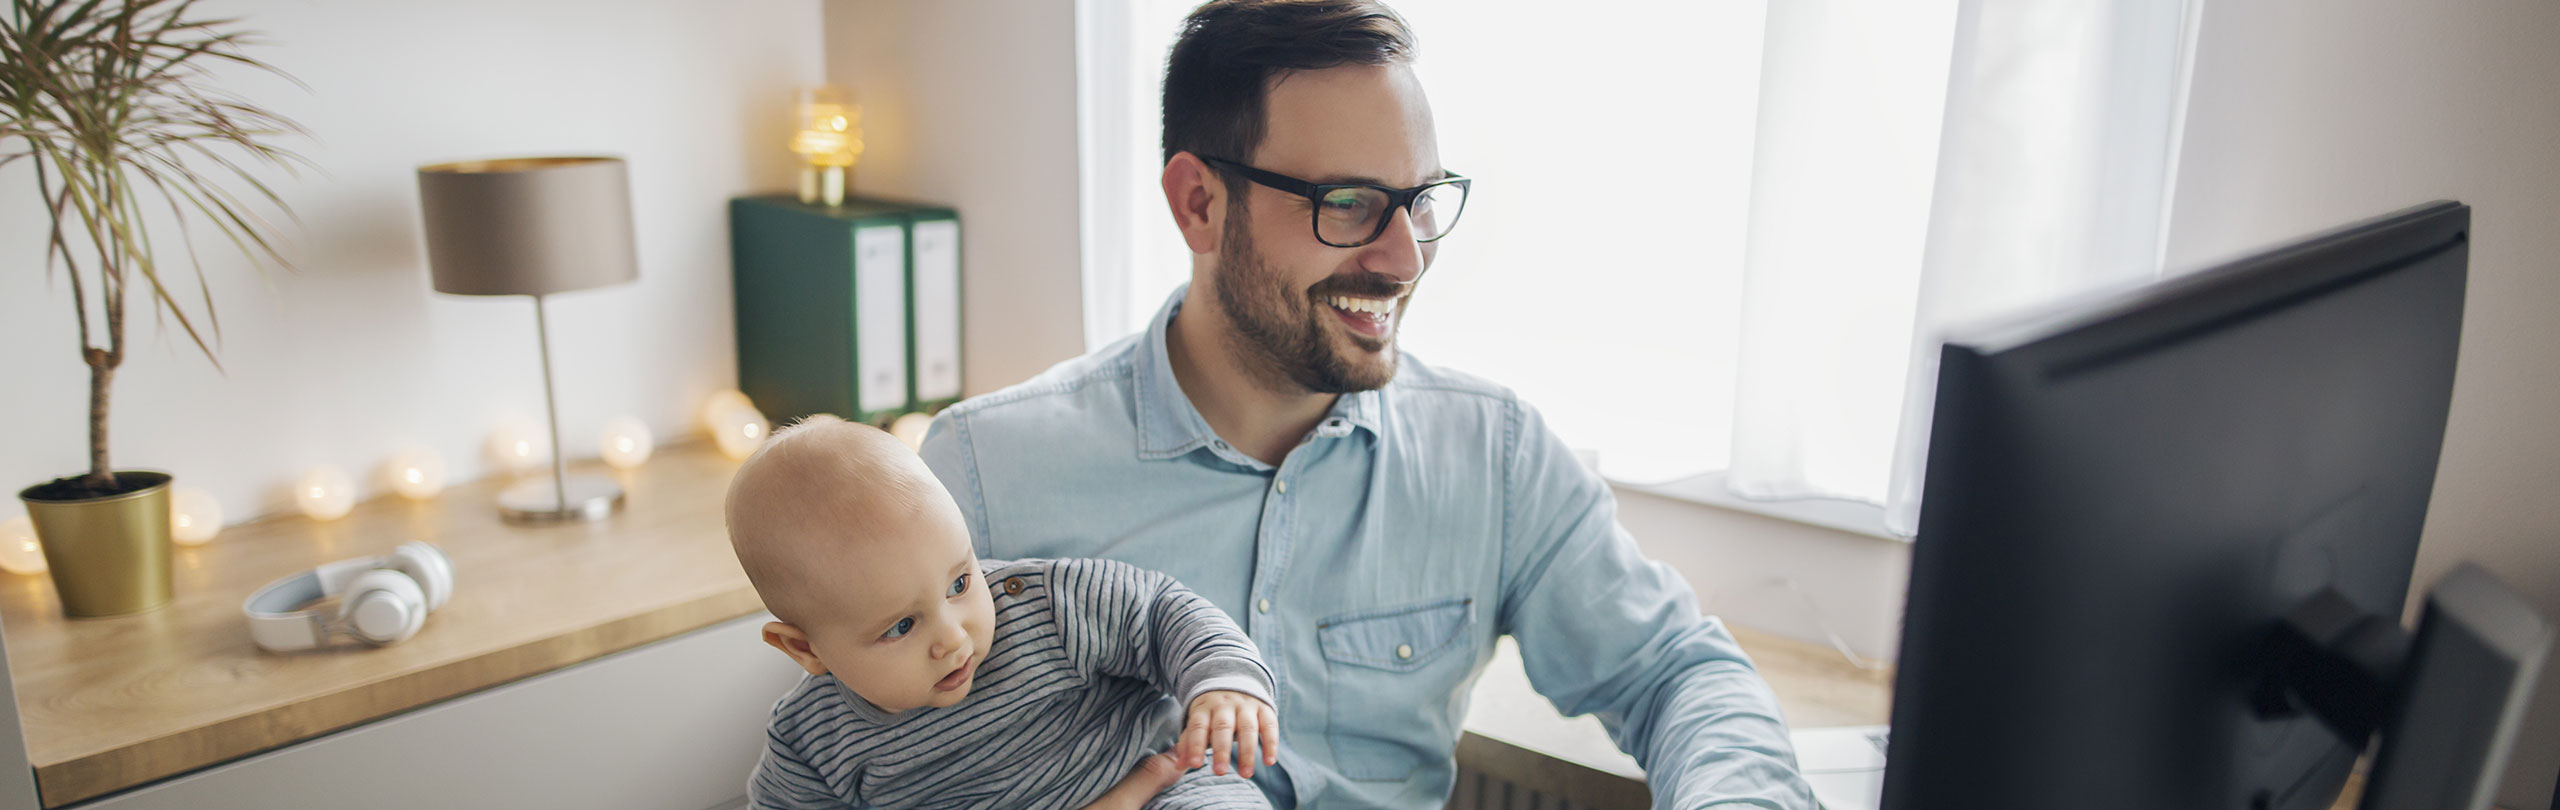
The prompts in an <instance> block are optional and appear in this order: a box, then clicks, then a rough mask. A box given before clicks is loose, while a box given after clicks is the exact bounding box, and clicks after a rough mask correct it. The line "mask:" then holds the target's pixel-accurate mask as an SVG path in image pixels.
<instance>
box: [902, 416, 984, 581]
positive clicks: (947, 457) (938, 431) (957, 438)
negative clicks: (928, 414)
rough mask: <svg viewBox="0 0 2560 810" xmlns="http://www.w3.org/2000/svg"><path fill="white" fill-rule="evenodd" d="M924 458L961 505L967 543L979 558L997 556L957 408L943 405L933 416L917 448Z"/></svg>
mask: <svg viewBox="0 0 2560 810" xmlns="http://www.w3.org/2000/svg"><path fill="white" fill-rule="evenodd" d="M916 454H917V455H920V456H923V457H924V466H925V467H926V468H928V469H931V470H933V477H934V478H936V479H940V480H941V481H942V488H943V489H944V490H946V491H948V492H950V493H951V500H952V502H954V503H957V504H959V506H960V518H961V520H962V522H964V523H967V524H968V525H969V543H970V545H972V546H975V547H976V548H977V551H978V557H979V558H980V559H985V558H989V557H995V556H999V555H997V554H996V553H995V551H994V550H993V549H992V548H991V547H989V546H988V542H987V498H986V495H985V490H983V489H981V488H980V487H979V486H978V459H977V456H976V450H975V448H973V447H971V446H970V443H969V421H968V418H967V417H966V416H964V415H963V411H962V409H960V408H945V409H943V411H942V413H941V414H940V415H937V416H935V417H934V418H933V427H932V428H930V429H928V430H926V431H925V434H924V444H923V445H921V446H918V447H917V448H916Z"/></svg>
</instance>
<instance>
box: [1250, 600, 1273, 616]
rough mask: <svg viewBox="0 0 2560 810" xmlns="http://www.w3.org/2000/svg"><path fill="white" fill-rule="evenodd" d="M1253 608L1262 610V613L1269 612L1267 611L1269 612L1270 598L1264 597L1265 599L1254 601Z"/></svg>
mask: <svg viewBox="0 0 2560 810" xmlns="http://www.w3.org/2000/svg"><path fill="white" fill-rule="evenodd" d="M1253 609H1254V610H1258V611H1262V612H1264V613H1269V612H1271V600H1269V599H1265V600H1262V601H1260V602H1256V603H1254V605H1253Z"/></svg>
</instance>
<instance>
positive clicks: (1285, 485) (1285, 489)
mask: <svg viewBox="0 0 2560 810" xmlns="http://www.w3.org/2000/svg"><path fill="white" fill-rule="evenodd" d="M1272 487H1273V488H1274V489H1278V490H1280V494H1282V495H1287V494H1289V482H1287V481H1282V482H1280V483H1278V484H1274V485H1272Z"/></svg>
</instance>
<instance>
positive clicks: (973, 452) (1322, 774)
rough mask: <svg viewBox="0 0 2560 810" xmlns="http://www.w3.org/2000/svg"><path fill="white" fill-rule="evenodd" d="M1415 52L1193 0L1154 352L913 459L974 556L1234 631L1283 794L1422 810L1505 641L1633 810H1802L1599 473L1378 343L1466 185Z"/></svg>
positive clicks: (1168, 152) (1168, 95)
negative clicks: (1642, 803)
mask: <svg viewBox="0 0 2560 810" xmlns="http://www.w3.org/2000/svg"><path fill="white" fill-rule="evenodd" d="M1412 54H1413V42H1412V37H1411V34H1410V33H1409V32H1408V31H1407V29H1406V27H1405V25H1404V22H1403V21H1402V20H1401V19H1400V18H1398V17H1397V16H1396V15H1395V14H1394V12H1393V11H1391V10H1389V9H1387V8H1386V7H1385V6H1382V5H1379V4H1377V3H1376V2H1374V1H1373V0H1213V1H1212V2H1210V3H1208V4H1206V5H1204V6H1201V7H1200V8H1199V9H1198V10H1196V11H1194V12H1193V13H1192V15H1191V16H1190V18H1189V19H1188V20H1187V21H1186V22H1185V25H1184V28H1183V33H1182V36H1181V39H1180V40H1179V41H1178V42H1177V43H1176V44H1175V45H1174V48H1173V52H1172V55H1171V58H1170V59H1169V60H1168V62H1167V67H1166V79H1165V97H1164V121H1165V134H1164V154H1165V167H1164V174H1163V186H1164V192H1165V198H1166V201H1167V202H1168V203H1169V204H1170V205H1171V208H1172V212H1173V217H1174V221H1175V223H1176V225H1177V226H1178V227H1179V228H1180V230H1181V232H1182V236H1183V240H1184V242H1186V243H1187V244H1188V245H1189V247H1190V249H1191V252H1192V254H1193V264H1192V280H1191V283H1190V284H1189V285H1188V286H1187V287H1185V288H1183V289H1181V290H1178V291H1176V292H1175V293H1174V294H1173V296H1172V298H1171V299H1170V300H1168V301H1167V302H1166V303H1165V306H1164V309H1163V311H1162V312H1160V313H1159V314H1158V315H1157V316H1156V318H1155V321H1154V323H1153V324H1152V325H1151V326H1150V328H1149V329H1148V331H1147V332H1146V334H1143V335H1138V336H1134V337H1132V338H1130V339H1127V340H1122V341H1120V342H1118V343H1115V344H1113V345H1111V346H1109V347H1106V348H1104V349H1102V350H1100V351H1097V352H1095V353H1093V354H1091V355H1088V356H1085V357H1082V358H1078V359H1076V360H1072V361H1068V362H1066V363H1063V364H1060V365H1059V366H1057V367H1055V368H1052V369H1050V370H1049V371H1047V372H1044V373H1043V374H1041V375H1040V376H1038V377H1036V378H1033V379H1032V380H1030V381H1028V382H1025V383H1022V384H1020V385H1016V386H1013V387H1011V388H1007V389H1005V390H1003V391H1000V392H997V393H994V394H989V395H986V396H981V397H977V398H974V399H971V400H969V401H966V402H963V403H960V404H959V405H957V406H954V407H952V408H951V409H949V410H947V411H945V412H943V413H942V414H941V415H940V416H939V417H938V418H937V419H935V420H934V426H933V430H932V433H931V434H930V436H929V437H928V438H927V439H926V441H925V445H924V449H923V452H924V457H925V459H926V462H927V463H928V464H929V465H930V466H931V467H932V468H933V470H934V473H935V474H936V475H938V476H940V477H941V478H942V480H943V482H944V483H945V484H946V485H947V486H948V487H949V488H950V490H951V493H952V495H953V496H954V497H955V498H957V499H958V500H959V501H960V504H961V509H962V511H963V512H964V513H966V515H967V519H968V522H969V528H970V532H971V534H972V535H973V537H974V539H975V541H976V543H977V545H978V551H979V553H980V554H981V555H984V556H988V557H994V558H1007V559H1011V558H1024V557H1087V556H1099V557H1109V558H1114V559H1119V560H1123V561H1127V562H1130V563H1134V564H1137V565H1139V566H1142V567H1146V568H1152V569H1156V570H1160V571H1164V572H1166V573H1169V574H1172V575H1173V576H1174V577H1175V578H1177V579H1179V580H1181V581H1182V582H1183V584H1185V585H1187V586H1189V587H1191V588H1192V589H1193V590H1195V591H1197V592H1198V593H1200V594H1201V595H1203V596H1206V597H1208V598H1209V599H1210V600H1211V601H1213V602H1215V603H1216V604H1217V605H1218V606H1219V607H1221V608H1224V609H1225V610H1226V611H1227V612H1228V613H1230V614H1231V615H1233V616H1234V617H1235V618H1236V619H1237V620H1238V621H1239V622H1240V623H1241V624H1243V625H1244V627H1245V629H1246V632H1247V633H1248V634H1249V635H1251V636H1252V638H1253V640H1254V642H1255V643H1256V644H1258V645H1260V647H1261V649H1262V652H1263V654H1264V657H1265V658H1266V659H1267V661H1268V662H1269V663H1270V665H1271V668H1272V672H1273V675H1274V681H1275V683H1276V684H1277V686H1278V697H1279V701H1278V705H1279V709H1280V722H1281V729H1282V731H1281V735H1282V736H1281V745H1282V749H1283V752H1282V754H1281V756H1280V766H1279V767H1278V768H1276V769H1265V770H1264V771H1263V772H1262V773H1261V774H1258V775H1257V777H1256V779H1255V781H1256V783H1257V784H1259V785H1260V786H1261V787H1262V788H1263V789H1264V790H1265V792H1267V793H1269V794H1270V795H1271V797H1272V799H1273V804H1274V806H1278V807H1291V806H1299V807H1323V808H1337V807H1340V808H1424V807H1437V806H1439V805H1440V804H1441V803H1442V802H1444V801H1446V800H1447V797H1448V794H1449V791H1450V788H1451V786H1452V784H1453V783H1454V776H1455V765H1454V762H1453V756H1452V755H1453V752H1454V749H1455V747H1456V744H1457V740H1458V737H1459V733H1460V729H1459V723H1460V721H1461V720H1462V719H1463V717H1464V715H1465V712H1466V704H1467V695H1468V690H1469V687H1470V686H1471V685H1472V684H1473V683H1474V681H1475V678H1476V675H1477V673H1478V672H1479V671H1480V670H1481V669H1482V667H1483V666H1484V664H1485V662H1486V661H1488V660H1489V659H1490V658H1491V657H1492V655H1493V651H1494V642H1495V640H1496V639H1497V638H1499V637H1500V636H1502V635H1506V634H1508V635H1511V636H1514V637H1516V638H1517V639H1518V641H1519V643H1520V647H1521V651H1522V654H1523V657H1524V659H1525V660H1526V664H1527V667H1528V671H1529V675H1530V679H1531V681H1532V683H1533V684H1535V685H1536V687H1537V688H1538V690H1539V692H1540V693H1542V694H1544V695H1545V696H1546V697H1547V698H1548V699H1549V700H1551V701H1553V702H1554V703H1555V704H1556V706H1557V707H1558V708H1559V709H1561V710H1563V711H1565V712H1566V713H1568V714H1584V713H1595V714H1598V715H1600V717H1601V719H1602V720H1603V721H1604V722H1605V723H1606V724H1607V725H1608V726H1609V729H1610V732H1611V734H1612V735H1613V737H1614V738H1615V739H1616V740H1617V742H1618V744H1619V746H1620V747H1621V748H1624V749H1625V750H1627V751H1628V752H1629V753H1630V754H1632V755H1633V756H1634V757H1635V758H1636V760H1637V761H1638V762H1640V763H1642V764H1643V766H1644V768H1645V771H1646V773H1647V775H1648V778H1649V781H1650V783H1651V786H1652V789H1653V792H1654V796H1655V804H1656V806H1658V807H1681V808H1693V807H1702V806H1707V805H1714V804H1722V803H1731V804H1732V805H1734V806H1752V807H1772V808H1812V807H1813V806H1814V803H1813V798H1812V795H1811V793H1810V791H1809V790H1808V789H1807V788H1806V787H1805V786H1804V784H1803V780H1802V779H1801V777H1800V776H1799V775H1798V774H1797V773H1796V768H1795V763H1794V755H1793V752H1792V751H1791V750H1790V748H1789V745H1788V741H1787V735H1786V728H1785V725H1784V723H1783V722H1782V721H1781V720H1780V719H1779V716H1778V707H1777V703H1776V701H1775V699H1774V698H1772V697H1771V695H1770V694H1769V691H1768V689H1767V686H1766V684H1764V683H1763V682H1762V681H1761V680H1760V678H1759V676H1758V674H1757V673H1755V672H1754V671H1753V670H1752V668H1751V666H1750V663H1749V662H1748V661H1747V660H1746V659H1745V657H1744V655H1743V653H1742V650H1741V649H1740V648H1739V647H1738V646H1736V645H1735V643H1734V641H1733V639H1732V637H1731V636H1730V635H1728V634H1727V633H1725V631H1724V630H1723V628H1722V627H1721V625H1719V624H1718V623H1716V622H1715V621H1713V620H1709V619H1702V618H1701V617H1700V616H1699V615H1698V608H1697V603H1696V599H1695V597H1694V596H1693V594H1692V593H1691V591H1690V589H1689V587H1688V585H1687V584H1686V583H1684V582H1683V581H1681V579H1680V578H1679V577H1678V575H1676V574H1674V573H1672V572H1671V571H1670V570H1669V569H1668V568H1667V567H1665V566H1662V565H1660V564H1657V563H1653V562H1650V561H1648V560H1646V559H1644V558H1643V557H1642V556H1640V555H1639V554H1638V553H1637V551H1636V548H1635V544H1634V541H1633V540H1632V539H1631V538H1630V537H1628V535H1627V533H1626V531H1625V530H1624V529H1622V528H1620V527H1619V526H1618V525H1617V523H1616V519H1615V514H1616V506H1615V503H1614V501H1613V499H1612V498H1611V496H1610V494H1609V490H1608V488H1607V486H1606V485H1605V484H1604V483H1603V482H1602V481H1601V480H1600V479H1599V478H1598V477H1597V476H1595V475H1594V474H1592V473H1591V472H1590V471H1589V470H1587V469H1585V468H1583V467H1582V466H1580V465H1579V464H1578V463H1576V462H1575V460H1574V458H1573V457H1572V455H1571V454H1569V453H1568V452H1567V451H1566V449H1565V447H1564V445H1563V444H1561V443H1560V442H1558V441H1557V440H1556V438H1555V437H1554V436H1553V435H1552V434H1550V433H1548V432H1547V429H1546V425H1545V423H1544V422H1543V421H1542V420H1541V419H1540V418H1539V417H1538V415H1537V412H1536V411H1534V410H1532V409H1531V408H1530V407H1529V406H1528V405H1526V404H1525V403H1522V402H1521V401H1520V400H1519V399H1518V398H1517V397H1516V396H1514V395H1513V394H1512V393H1511V392H1510V391H1509V390H1507V389H1504V388H1501V387H1499V386H1496V385H1493V384H1491V383H1487V382H1484V381H1482V380H1478V379H1476V378H1473V377H1469V376H1466V375H1463V374H1458V373H1455V372H1451V371H1447V370H1442V369H1437V368H1433V367H1430V366H1428V365H1424V364H1423V363H1421V362H1420V361H1418V360H1416V359H1414V358H1413V357H1411V356H1407V355H1403V354H1402V353H1401V352H1399V351H1398V350H1397V349H1396V347H1395V333H1396V327H1397V325H1398V321H1399V319H1400V318H1401V316H1402V315H1403V313H1404V310H1405V307H1407V306H1409V305H1410V304H1411V301H1412V298H1413V295H1414V293H1415V291H1416V289H1417V283H1418V282H1419V281H1420V280H1421V278H1422V275H1423V271H1424V270H1425V269H1426V268H1428V267H1430V265H1431V260H1432V257H1433V254H1434V252H1435V250H1436V247H1435V244H1434V243H1435V242H1436V241H1437V240H1438V239H1439V238H1440V237H1442V236H1444V235H1446V234H1447V233H1449V230H1450V228H1452V227H1454V225H1455V224H1456V222H1457V220H1458V219H1459V217H1460V215H1461V214H1462V213H1463V211H1464V203H1465V196H1466V192H1467V190H1468V189H1467V186H1468V185H1469V184H1468V183H1467V182H1466V181H1465V180H1463V179H1461V178H1456V177H1454V176H1452V175H1450V174H1449V173H1448V172H1447V171H1445V170H1444V169H1443V167H1442V166H1441V165H1440V162H1439V155H1438V146H1437V144H1438V137H1437V135H1436V134H1435V133H1434V131H1433V129H1432V118H1431V111H1430V106H1429V104H1428V103H1427V102H1426V101H1425V99H1424V97H1423V93H1422V88H1421V86H1420V85H1419V84H1418V83H1417V82H1416V80H1415V78H1414V75H1413V72H1412V70H1411V69H1410V68H1409V66H1408V61H1409V60H1410V59H1411V58H1412ZM1574 213H1576V214H1581V215H1589V216H1603V217H1605V216H1606V214H1607V211H1606V208H1605V206H1604V207H1602V208H1595V209H1587V210H1581V211H1577V212H1574ZM1595 227H1604V225H1595ZM1601 283H1604V282H1603V280H1602V279H1598V278H1595V277H1580V278H1563V277H1560V278H1558V279H1557V284H1558V285H1559V286H1560V287H1572V288H1576V289H1586V290H1587V289H1591V288H1592V285H1595V284H1601ZM1521 317H1522V319H1523V322H1524V325H1526V324H1527V323H1532V322H1534V320H1535V318H1536V313H1522V314H1521ZM1139 779H1140V777H1136V776H1133V777H1132V781H1138V780H1139Z"/></svg>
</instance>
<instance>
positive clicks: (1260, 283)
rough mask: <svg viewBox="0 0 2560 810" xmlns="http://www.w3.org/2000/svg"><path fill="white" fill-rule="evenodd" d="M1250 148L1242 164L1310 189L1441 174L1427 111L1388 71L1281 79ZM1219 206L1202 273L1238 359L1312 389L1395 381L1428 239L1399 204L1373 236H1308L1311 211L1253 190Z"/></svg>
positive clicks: (1403, 71) (1397, 74)
mask: <svg viewBox="0 0 2560 810" xmlns="http://www.w3.org/2000/svg"><path fill="white" fill-rule="evenodd" d="M1266 108H1267V109H1266V114H1267V115H1268V121H1267V124H1268V126H1267V127H1266V130H1265V133H1264V136H1263V140H1262V146H1261V147H1260V149H1259V150H1258V151H1257V152H1256V153H1255V154H1253V155H1250V156H1246V157H1245V158H1244V162H1245V163H1247V164H1250V165H1252V166H1254V167H1255V168H1259V169H1263V170H1265V171H1271V172H1277V173H1280V174H1284V175H1289V176H1291V177H1296V178H1299V179H1303V180H1306V181H1308V182H1313V183H1374V184H1377V185H1382V186H1388V187H1392V188H1410V187H1413V186H1418V185H1421V184H1423V183H1425V182H1429V181H1431V180H1437V179H1440V178H1441V177H1443V176H1444V172H1443V171H1442V169H1441V166H1440V150H1439V145H1438V144H1439V139H1438V136H1437V135H1436V134H1435V133H1434V132H1433V130H1432V126H1431V106H1430V103H1429V102H1428V101H1426V100H1425V99H1424V98H1423V95H1422V85H1421V84H1420V83H1419V82H1417V81H1415V80H1414V76H1413V72H1412V71H1411V70H1409V69H1407V68H1405V67H1404V66H1401V65H1390V66H1345V67H1337V68H1328V69H1325V70H1315V71H1300V72H1296V73H1291V74H1287V75H1285V76H1284V77H1282V78H1281V79H1279V80H1278V83H1277V84H1275V85H1273V87H1272V88H1271V95H1270V98H1269V100H1268V103H1267V104H1266ZM1242 199H1243V200H1245V202H1246V204H1245V206H1244V208H1243V210H1241V211H1239V210H1237V209H1236V208H1235V207H1233V206H1230V207H1229V208H1228V212H1227V216H1228V218H1227V223H1226V227H1225V229H1224V237H1223V238H1222V239H1221V241H1220V247H1219V250H1218V265H1217V272H1216V274H1215V275H1213V276H1212V277H1211V281H1212V283H1213V285H1214V286H1215V288H1216V289H1215V292H1216V294H1217V297H1216V300H1217V302H1218V305H1219V307H1220V309H1222V310H1224V314H1225V315H1226V319H1227V321H1228V322H1229V323H1230V324H1232V325H1233V327H1234V334H1233V335H1231V339H1233V340H1234V341H1235V342H1236V344H1237V348H1239V349H1241V350H1242V353H1243V354H1244V355H1245V356H1246V357H1247V358H1249V359H1248V360H1247V362H1249V363H1254V364H1256V365H1259V366H1262V367H1263V369H1264V370H1266V371H1268V372H1274V373H1276V374H1277V375H1279V376H1283V377H1285V378H1287V379H1288V380H1289V381H1290V382H1292V383H1294V384H1295V385H1297V386H1298V387H1300V388H1303V389H1306V390H1307V391H1309V392H1311V393H1325V394H1339V393H1348V392H1352V391H1366V390H1370V389H1374V388H1378V387H1381V386H1384V385H1386V384H1387V381H1388V380H1391V379H1394V378H1395V373H1396V354H1395V335H1396V327H1397V325H1398V324H1399V323H1400V322H1401V321H1402V320H1403V318H1404V311H1405V307H1406V305H1407V304H1408V303H1409V302H1410V301H1411V297H1412V294H1413V290H1414V285H1415V282H1416V281H1418V280H1420V279H1421V277H1422V272H1423V270H1424V269H1426V268H1428V267H1430V266H1431V259H1432V257H1433V255H1434V254H1435V253H1436V252H1437V244H1436V243H1418V242H1415V241H1414V239H1413V228H1412V221H1411V214H1410V212H1408V211H1405V210H1402V209H1398V210H1397V211H1396V212H1395V213H1394V214H1393V219H1392V220H1391V221H1390V222H1389V223H1388V224H1387V229H1386V231H1385V232H1384V233H1381V234H1379V235H1378V238H1377V240H1376V241H1373V242H1370V243H1369V244H1366V245H1362V246H1360V247H1356V248H1340V247H1333V246H1330V245H1326V244H1324V243H1323V242H1320V241H1317V239H1316V236H1315V232H1314V225H1313V222H1314V220H1313V216H1314V214H1313V210H1312V208H1311V206H1312V205H1313V203H1312V202H1311V201H1309V200H1307V199H1306V198H1304V197H1300V196H1297V195H1295V194H1290V193H1288V192H1283V191H1279V190H1276V189H1272V188H1268V187H1265V186H1263V185H1260V184H1258V183H1248V184H1246V185H1245V186H1244V193H1243V197H1242Z"/></svg>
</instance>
